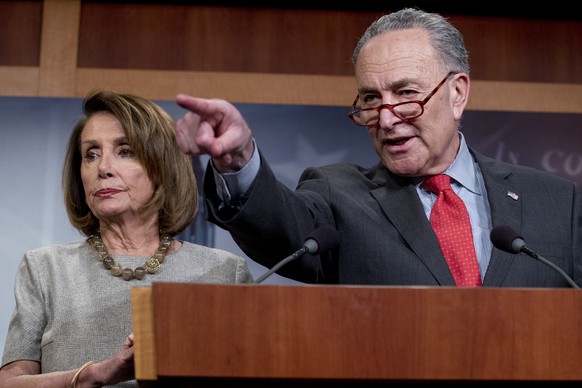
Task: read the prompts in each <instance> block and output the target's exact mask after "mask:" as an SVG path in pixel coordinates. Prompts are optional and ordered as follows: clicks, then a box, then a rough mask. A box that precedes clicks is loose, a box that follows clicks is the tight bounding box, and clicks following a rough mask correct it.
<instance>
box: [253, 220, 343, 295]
mask: <svg viewBox="0 0 582 388" xmlns="http://www.w3.org/2000/svg"><path fill="white" fill-rule="evenodd" d="M338 244H339V234H338V232H337V230H335V229H334V228H332V227H330V226H325V225H324V226H320V227H319V228H317V229H315V230H314V231H313V232H311V233H310V234H309V235H307V237H306V238H305V242H304V243H303V246H302V247H301V249H299V250H297V251H295V252H293V253H292V254H291V255H289V256H287V257H286V258H284V259H283V260H281V261H280V262H278V263H277V264H276V265H275V266H274V267H273V268H271V269H270V270H268V271H267V272H265V273H264V274H262V275H261V276H260V277H259V278H258V279H257V280H256V281H255V282H256V283H257V284H259V283H261V282H262V281H263V280H265V279H266V278H268V277H269V276H271V275H272V274H274V273H275V272H277V271H278V270H279V269H280V268H281V267H283V266H284V265H285V264H287V263H288V262H290V261H293V260H296V259H298V258H300V257H301V256H303V255H304V254H306V253H309V254H311V255H316V254H320V253H323V252H325V251H328V250H330V249H332V248H335V247H336V246H337V245H338Z"/></svg>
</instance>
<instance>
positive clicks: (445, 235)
mask: <svg viewBox="0 0 582 388" xmlns="http://www.w3.org/2000/svg"><path fill="white" fill-rule="evenodd" d="M422 187H424V188H425V189H427V190H430V191H432V192H433V193H435V194H436V195H437V196H438V197H437V200H436V202H435V203H434V206H433V207H432V210H431V212H430V224H431V225H432V228H433V229H434V231H435V233H436V235H437V238H438V240H439V244H440V246H441V250H442V251H443V255H444V256H445V259H446V260H447V263H448V264H449V268H450V269H451V274H452V275H453V278H454V279H455V283H456V284H457V286H458V287H479V286H481V275H480V274H479V264H478V263H477V255H476V254H475V246H474V245H473V233H472V232H471V221H470V220H469V213H468V212H467V208H466V207H465V204H464V203H463V201H462V200H461V198H460V197H459V196H458V195H457V194H456V193H455V192H454V191H453V189H452V187H451V178H450V177H449V176H448V175H435V176H433V177H430V178H428V179H427V180H425V181H424V182H423V183H422Z"/></svg>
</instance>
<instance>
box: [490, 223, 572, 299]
mask: <svg viewBox="0 0 582 388" xmlns="http://www.w3.org/2000/svg"><path fill="white" fill-rule="evenodd" d="M490 237H491V242H492V243H493V245H494V246H495V247H496V248H497V249H501V250H502V251H504V252H509V253H520V252H523V253H525V254H526V255H528V256H531V257H533V258H534V259H536V260H538V261H540V262H542V263H544V264H545V265H547V266H549V267H551V268H552V269H553V270H555V271H557V272H558V273H559V274H560V275H562V277H563V278H564V279H566V281H567V282H568V283H569V284H570V285H571V286H572V287H573V288H580V286H578V285H577V284H576V283H575V282H574V280H572V278H571V277H570V276H568V274H567V273H566V272H564V270H562V268H560V267H558V266H557V265H556V264H554V263H552V262H551V261H549V260H547V259H545V258H543V257H542V256H540V255H538V254H537V253H535V252H534V251H532V250H531V249H529V248H528V247H527V246H526V245H525V241H524V239H523V237H521V236H520V235H519V233H517V232H516V231H515V230H513V229H512V228H511V227H510V226H507V225H501V226H496V227H495V228H493V230H492V231H491V235H490Z"/></svg>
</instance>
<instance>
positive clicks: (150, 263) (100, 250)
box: [88, 233, 172, 280]
mask: <svg viewBox="0 0 582 388" xmlns="http://www.w3.org/2000/svg"><path fill="white" fill-rule="evenodd" d="M88 241H89V243H90V244H91V245H93V247H95V249H96V250H97V257H98V258H99V260H101V261H102V262H103V266H104V267H105V268H106V269H108V270H109V271H110V272H111V274H112V275H113V276H118V277H119V276H121V277H122V278H123V280H131V279H134V278H135V279H138V280H142V279H143V278H144V277H145V275H146V273H149V274H155V273H156V272H158V270H159V269H160V264H162V263H163V262H164V260H165V259H166V255H167V254H168V249H170V245H171V244H172V239H171V238H170V236H168V235H163V236H160V246H158V249H156V252H155V253H154V254H153V255H152V256H150V257H149V258H148V259H147V260H146V262H145V264H144V266H143V267H137V268H136V269H134V270H132V269H131V268H125V269H122V268H121V266H120V265H119V264H117V263H116V262H115V260H113V258H112V257H111V255H110V254H109V252H107V248H105V244H104V243H103V240H101V236H100V234H99V233H97V234H94V235H92V236H90V237H89V239H88Z"/></svg>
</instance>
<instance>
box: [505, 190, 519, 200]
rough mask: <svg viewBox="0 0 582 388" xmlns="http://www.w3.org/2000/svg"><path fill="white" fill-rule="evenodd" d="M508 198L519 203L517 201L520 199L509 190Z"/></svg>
mask: <svg viewBox="0 0 582 388" xmlns="http://www.w3.org/2000/svg"><path fill="white" fill-rule="evenodd" d="M507 196H508V197H509V198H511V199H513V200H514V201H517V199H518V198H519V196H518V195H517V194H515V193H514V192H513V191H511V190H507Z"/></svg>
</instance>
